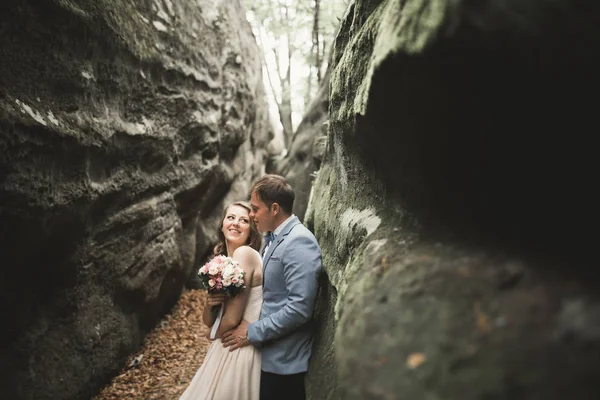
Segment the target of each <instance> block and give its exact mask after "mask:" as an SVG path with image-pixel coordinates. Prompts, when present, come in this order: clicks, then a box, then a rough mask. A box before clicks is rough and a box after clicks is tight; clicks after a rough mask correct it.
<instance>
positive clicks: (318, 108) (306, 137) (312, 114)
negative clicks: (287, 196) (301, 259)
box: [273, 70, 331, 220]
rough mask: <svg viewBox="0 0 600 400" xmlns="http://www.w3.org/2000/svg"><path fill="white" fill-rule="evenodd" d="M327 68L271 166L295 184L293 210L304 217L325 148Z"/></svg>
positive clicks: (328, 72)
mask: <svg viewBox="0 0 600 400" xmlns="http://www.w3.org/2000/svg"><path fill="white" fill-rule="evenodd" d="M330 76H331V73H330V70H328V71H327V73H326V74H325V76H324V77H323V81H322V82H321V86H320V88H319V91H318V92H317V94H316V95H315V98H314V99H313V101H312V102H311V103H310V105H309V106H308V109H307V112H306V114H305V115H304V117H303V118H302V122H300V125H298V129H296V132H295V133H294V137H293V138H292V143H291V145H290V148H289V151H288V153H287V155H286V156H285V158H283V159H282V160H281V161H278V162H277V163H275V165H274V166H273V173H276V174H279V175H283V176H285V177H286V179H287V180H288V182H289V183H290V185H292V187H293V188H294V192H295V194H296V199H295V200H294V210H293V212H294V214H296V216H298V218H300V220H303V219H304V216H305V214H306V208H307V206H308V199H309V197H310V191H311V188H312V184H313V181H314V177H315V174H316V172H317V170H318V169H319V167H320V165H321V159H322V158H323V152H324V150H325V139H326V134H327V124H328V120H329V81H330Z"/></svg>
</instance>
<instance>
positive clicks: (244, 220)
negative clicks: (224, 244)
mask: <svg viewBox="0 0 600 400" xmlns="http://www.w3.org/2000/svg"><path fill="white" fill-rule="evenodd" d="M223 235H225V240H227V241H228V242H230V243H235V244H238V245H242V244H245V243H246V242H248V236H250V216H249V215H248V211H247V210H246V209H245V208H244V207H240V206H235V205H234V206H231V207H229V208H228V209H227V212H226V213H225V218H224V219H223Z"/></svg>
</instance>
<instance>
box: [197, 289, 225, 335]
mask: <svg viewBox="0 0 600 400" xmlns="http://www.w3.org/2000/svg"><path fill="white" fill-rule="evenodd" d="M226 298H227V296H226V295H224V294H209V295H208V296H207V298H206V305H205V306H204V312H203V313H202V322H204V325H206V326H208V327H209V328H210V327H212V326H213V324H214V323H215V321H216V320H217V315H218V314H219V307H218V306H219V305H220V304H222V303H224V302H225V300H226Z"/></svg>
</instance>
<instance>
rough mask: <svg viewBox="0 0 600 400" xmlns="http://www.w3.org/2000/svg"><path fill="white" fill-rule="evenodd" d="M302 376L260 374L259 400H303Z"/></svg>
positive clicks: (263, 372) (302, 374) (304, 396)
mask: <svg viewBox="0 0 600 400" xmlns="http://www.w3.org/2000/svg"><path fill="white" fill-rule="evenodd" d="M304 375H306V373H304V372H303V373H301V374H294V375H277V374H272V373H270V372H265V371H261V372H260V400H282V399H285V400H305V399H306V393H305V392H304Z"/></svg>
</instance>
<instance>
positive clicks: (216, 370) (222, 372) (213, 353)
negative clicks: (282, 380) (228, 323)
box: [179, 285, 263, 400]
mask: <svg viewBox="0 0 600 400" xmlns="http://www.w3.org/2000/svg"><path fill="white" fill-rule="evenodd" d="M262 302H263V294H262V285H258V286H255V287H253V288H250V294H249V295H248V302H247V303H246V309H245V310H244V316H243V319H245V320H246V321H248V322H249V323H252V322H255V321H257V320H258V318H259V317H260V309H261V307H262ZM260 363H261V360H260V351H259V350H257V349H256V348H255V347H254V346H252V345H250V346H245V347H242V348H240V349H237V350H234V351H229V348H224V347H223V344H222V343H221V339H215V340H214V341H213V342H212V344H211V345H210V347H209V349H208V352H207V353H206V357H205V359H204V362H203V363H202V366H200V369H199V370H198V372H196V375H195V376H194V379H192V382H191V383H190V385H189V386H188V388H187V389H186V390H185V392H184V393H183V395H181V397H180V398H179V400H258V397H259V393H260Z"/></svg>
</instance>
